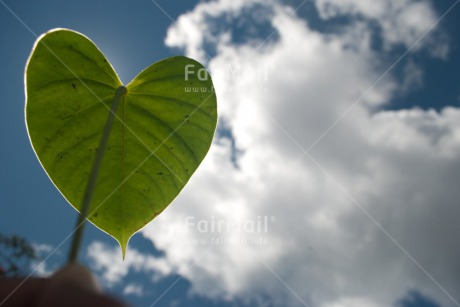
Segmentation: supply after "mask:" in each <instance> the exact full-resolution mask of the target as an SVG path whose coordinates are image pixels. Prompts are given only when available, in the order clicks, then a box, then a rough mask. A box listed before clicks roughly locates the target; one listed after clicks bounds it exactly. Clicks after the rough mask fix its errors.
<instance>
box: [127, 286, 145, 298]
mask: <svg viewBox="0 0 460 307" xmlns="http://www.w3.org/2000/svg"><path fill="white" fill-rule="evenodd" d="M123 294H124V295H135V296H144V287H142V285H139V284H127V285H126V286H125V288H124V289H123Z"/></svg>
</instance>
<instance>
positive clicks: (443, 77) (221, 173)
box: [0, 0, 460, 307]
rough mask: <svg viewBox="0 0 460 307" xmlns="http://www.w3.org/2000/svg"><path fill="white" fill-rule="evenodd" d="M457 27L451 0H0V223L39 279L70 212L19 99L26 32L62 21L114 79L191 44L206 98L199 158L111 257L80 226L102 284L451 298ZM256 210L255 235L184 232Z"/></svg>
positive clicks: (458, 139)
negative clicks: (213, 120) (175, 192)
mask: <svg viewBox="0 0 460 307" xmlns="http://www.w3.org/2000/svg"><path fill="white" fill-rule="evenodd" d="M444 14H445V15H444ZM459 26H460V5H458V6H457V5H456V2H455V1H442V2H439V1H438V2H434V1H428V0H427V1H422V0H420V1H416V0H404V1H397V0H382V1H380V2H378V3H373V2H372V1H361V2H360V1H357V0H346V1H342V2H341V1H335V0H316V1H305V2H302V1H296V0H286V1H275V0H273V1H265V2H264V1H257V0H250V1H249V0H248V1H226V0H220V1H203V2H198V1H135V2H128V1H97V2H96V3H95V2H94V1H92V2H91V1H86V0H84V1H78V2H63V1H40V2H34V3H32V4H26V3H25V2H24V1H5V0H3V1H0V31H1V32H0V37H1V39H2V45H1V47H0V52H1V57H0V63H1V66H0V67H1V70H0V78H1V79H0V80H1V84H2V85H1V89H2V91H1V92H2V93H3V120H2V121H1V122H0V125H1V128H2V131H4V133H2V134H1V142H2V144H4V145H3V146H2V151H1V155H2V159H1V160H2V172H1V176H0V186H1V191H2V194H3V199H2V205H1V206H0V232H1V233H4V234H10V233H17V234H19V235H22V236H24V237H25V238H27V239H28V240H30V241H31V242H34V243H35V244H37V245H39V246H42V255H43V257H46V262H45V263H43V264H42V265H41V266H40V269H39V270H38V271H39V273H40V272H41V273H42V274H46V273H47V272H48V273H49V272H51V271H53V270H55V269H56V268H58V267H59V266H61V265H62V264H63V263H64V261H65V258H66V253H67V251H68V248H69V241H70V240H68V239H67V237H68V235H69V234H70V233H71V231H72V228H73V226H74V222H75V219H76V212H75V211H74V210H73V209H72V208H71V207H70V206H69V205H67V204H66V202H65V200H64V199H63V197H62V196H61V195H60V193H59V192H58V191H57V190H56V189H55V187H54V186H53V184H52V183H51V182H50V181H49V179H48V177H47V176H46V174H45V172H44V171H43V170H42V168H41V166H40V164H39V162H38V160H37V159H36V157H35V155H34V153H33V150H32V148H31V146H30V143H29V140H28V137H27V132H26V128H25V124H24V113H23V110H24V109H23V108H24V88H23V84H24V83H23V74H24V67H25V63H26V60H27V57H28V55H29V53H30V51H31V48H32V46H33V43H34V41H35V39H36V37H37V36H38V35H40V34H41V33H43V32H46V31H47V30H49V29H52V28H57V27H64V28H70V29H73V30H76V31H79V32H82V33H84V34H85V35H86V36H88V37H89V38H91V39H92V40H93V41H94V42H95V43H96V44H97V45H98V46H99V48H100V49H101V50H102V52H103V53H104V54H105V55H106V56H107V58H108V59H109V60H110V61H111V63H112V65H113V66H114V68H115V69H116V71H117V73H118V74H119V76H120V78H121V80H122V81H123V82H124V83H128V82H129V81H130V80H131V79H132V78H133V77H134V76H136V75H137V74H138V72H139V71H141V70H142V69H143V68H145V67H147V66H148V65H150V64H152V63H154V62H156V61H159V60H161V59H163V58H166V57H169V56H173V55H179V54H183V55H187V56H190V57H193V58H195V59H197V60H199V61H201V62H203V63H204V64H206V66H207V67H208V68H209V70H210V71H211V74H212V75H213V78H214V83H215V86H216V93H217V97H218V102H219V113H220V116H221V117H220V121H221V122H220V128H219V130H218V133H217V137H216V139H215V141H214V144H213V147H212V149H211V151H210V153H209V155H208V157H207V158H206V161H205V163H204V164H203V165H202V167H201V168H200V169H199V170H198V172H197V174H195V175H194V177H193V178H192V180H191V181H190V184H189V186H188V187H187V188H186V189H185V190H184V192H183V193H182V194H181V195H180V197H178V198H177V200H176V201H174V203H173V204H172V205H171V207H170V208H168V209H167V210H166V211H165V212H164V213H163V214H162V215H161V216H160V217H158V218H157V219H155V220H154V221H153V222H152V223H151V224H150V225H149V226H148V227H146V228H144V229H143V230H142V231H141V232H140V233H139V234H136V235H135V236H134V237H133V238H132V240H131V241H130V246H129V249H128V253H127V260H126V262H125V263H124V264H122V263H121V260H120V261H119V260H118V259H119V258H117V257H119V251H118V250H117V245H116V242H115V241H114V240H113V239H112V238H111V237H109V236H107V235H106V234H104V233H102V232H100V231H99V230H98V229H96V228H95V227H93V226H92V225H88V226H87V228H86V230H85V238H84V244H83V248H82V253H81V260H82V261H83V262H84V263H85V264H86V265H88V266H89V267H90V268H91V269H92V270H93V271H94V272H95V273H96V274H97V276H98V278H99V280H100V282H101V284H103V285H104V287H105V288H106V289H107V291H109V292H111V293H113V294H115V295H118V296H120V297H123V299H125V300H126V301H128V302H131V303H132V304H133V305H136V306H151V305H152V304H155V306H254V305H263V306H315V307H316V306H321V307H329V306H388V305H393V306H404V307H406V306H407V307H409V306H410V307H415V306H418V307H423V306H458V303H457V302H459V301H460V297H459V296H458V293H460V291H459V290H460V279H459V276H460V274H458V272H460V266H459V264H458V261H457V260H456V259H458V257H459V256H460V253H459V251H458V248H457V246H458V240H459V239H458V238H459V235H460V229H459V227H458V222H457V220H458V218H457V219H456V217H458V216H459V215H458V214H459V213H460V212H459V209H458V199H459V196H460V195H459V192H458V182H459V179H460V178H459V175H458V174H460V172H459V171H458V170H459V169H460V155H459V153H460V109H459V103H460V38H459V37H458V29H459V28H460V27H459ZM265 217H267V223H268V230H267V231H266V232H265V231H264V232H257V231H256V232H254V231H252V232H251V231H243V232H241V231H240V229H239V230H235V229H233V230H232V231H230V232H216V231H209V229H208V231H201V230H202V229H199V227H198V222H199V221H202V222H203V223H202V224H201V225H204V224H206V225H210V223H212V222H213V221H223V222H225V223H230V224H231V225H235V224H244V223H248V222H249V224H250V223H251V222H257V221H260V220H264V218H265ZM218 238H226V239H229V240H230V239H237V240H236V241H238V242H239V243H235V242H233V243H232V242H230V243H229V242H227V243H225V244H221V245H218V244H216V239H218ZM253 239H261V240H262V239H263V240H266V243H264V244H256V243H254V240H253ZM199 240H204V241H203V242H204V243H197V242H198V241H199ZM55 248H56V250H55V251H54V249H55Z"/></svg>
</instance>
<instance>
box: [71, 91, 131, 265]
mask: <svg viewBox="0 0 460 307" xmlns="http://www.w3.org/2000/svg"><path fill="white" fill-rule="evenodd" d="M126 93H127V90H126V87H124V86H120V87H118V88H117V91H116V92H115V97H114V98H113V102H112V107H111V108H110V113H109V116H108V118H107V121H106V123H105V127H104V132H103V134H102V137H101V141H100V142H99V147H98V150H97V153H96V158H95V159H94V163H93V167H92V169H91V173H90V175H89V179H88V184H87V185H86V189H85V195H84V197H83V203H82V205H81V208H80V214H79V215H78V218H77V223H76V224H75V233H74V235H73V239H72V245H71V248H70V253H69V259H68V263H72V262H75V261H76V260H77V257H78V251H79V249H80V244H81V239H82V236H83V229H84V226H85V220H86V218H87V217H88V212H89V208H90V203H91V199H92V198H93V194H94V189H95V188H96V182H97V176H98V173H99V169H100V167H101V164H102V158H103V157H104V152H105V147H106V145H107V141H108V139H109V135H110V131H111V130H112V124H113V120H114V118H115V114H116V111H117V107H118V104H119V102H120V100H121V99H122V97H123V96H124V95H126Z"/></svg>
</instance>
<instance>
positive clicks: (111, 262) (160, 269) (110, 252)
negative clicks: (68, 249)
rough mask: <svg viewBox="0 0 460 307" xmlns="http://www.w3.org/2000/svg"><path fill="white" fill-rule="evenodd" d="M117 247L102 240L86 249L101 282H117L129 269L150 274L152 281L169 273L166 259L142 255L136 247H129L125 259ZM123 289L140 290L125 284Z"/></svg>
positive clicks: (107, 284) (109, 284)
mask: <svg viewBox="0 0 460 307" xmlns="http://www.w3.org/2000/svg"><path fill="white" fill-rule="evenodd" d="M120 255H121V250H120V248H119V247H110V246H108V245H107V244H104V243H102V242H98V241H94V242H92V243H91V244H90V246H89V247H88V250H87V257H88V260H89V263H90V265H91V267H92V268H93V270H94V271H96V272H97V273H98V275H99V277H100V279H101V282H102V283H103V284H104V285H105V286H108V287H112V286H114V285H116V284H118V283H119V282H120V281H121V280H122V279H123V278H124V277H126V276H127V275H128V273H129V272H130V271H134V272H144V273H150V274H152V281H157V280H158V279H160V278H162V277H163V276H166V275H169V274H170V273H171V270H172V266H171V265H170V264H169V263H168V262H167V259H162V258H156V257H154V256H151V255H144V254H142V253H140V252H139V251H138V250H136V249H132V248H131V249H129V255H126V258H125V260H124V261H123V260H122V258H121V256H120ZM124 291H125V292H126V291H128V292H130V293H129V294H138V293H139V292H140V291H142V289H141V288H139V287H138V286H136V285H131V284H130V285H127V286H126V287H125V289H124Z"/></svg>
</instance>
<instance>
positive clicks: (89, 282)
mask: <svg viewBox="0 0 460 307" xmlns="http://www.w3.org/2000/svg"><path fill="white" fill-rule="evenodd" d="M48 283H49V284H48V287H55V286H62V285H65V286H68V287H72V288H78V289H80V290H83V291H87V292H93V293H100V292H101V287H100V286H99V284H98V283H97V281H96V279H95V278H94V277H93V275H92V274H91V273H90V272H89V271H88V270H87V269H86V268H85V267H84V266H83V265H81V264H79V263H78V262H72V263H71V264H68V265H66V266H65V267H63V268H62V269H60V270H59V271H57V272H55V273H54V274H53V275H52V276H51V278H50V280H49V282H48Z"/></svg>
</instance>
